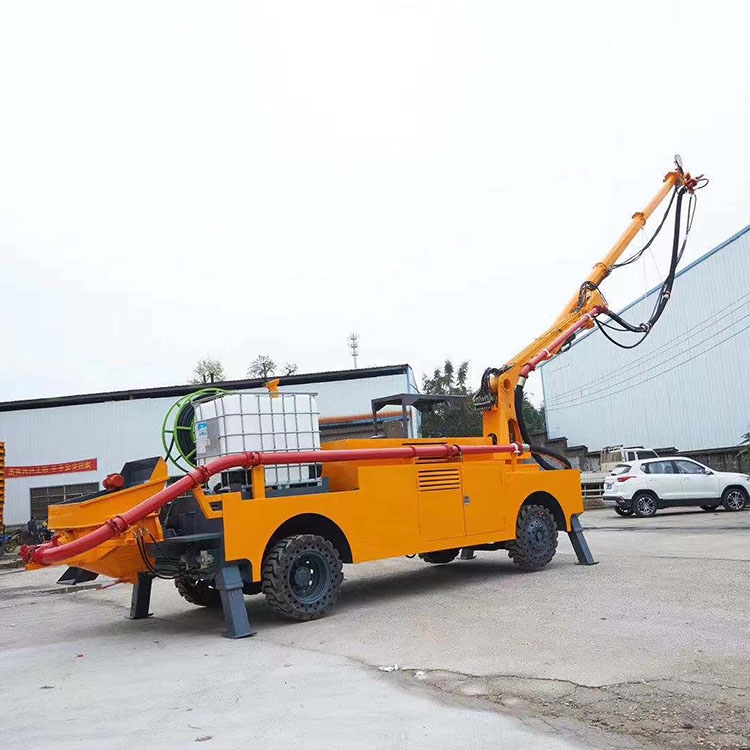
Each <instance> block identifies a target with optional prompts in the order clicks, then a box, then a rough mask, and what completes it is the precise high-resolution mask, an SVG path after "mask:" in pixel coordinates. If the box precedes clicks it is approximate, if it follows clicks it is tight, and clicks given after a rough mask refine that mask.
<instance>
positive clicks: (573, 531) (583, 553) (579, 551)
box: [568, 514, 597, 565]
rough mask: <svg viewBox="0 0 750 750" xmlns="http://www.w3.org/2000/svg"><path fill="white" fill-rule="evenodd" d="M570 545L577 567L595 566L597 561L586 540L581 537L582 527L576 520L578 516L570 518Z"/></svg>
mask: <svg viewBox="0 0 750 750" xmlns="http://www.w3.org/2000/svg"><path fill="white" fill-rule="evenodd" d="M568 537H570V543H571V544H572V545H573V549H574V550H575V553H576V556H577V557H578V564H579V565H596V564H597V560H594V556H593V555H592V554H591V550H590V549H589V545H588V543H587V542H586V538H585V537H584V536H583V527H582V526H581V522H580V521H579V520H578V515H577V514H576V515H574V516H571V517H570V531H569V532H568Z"/></svg>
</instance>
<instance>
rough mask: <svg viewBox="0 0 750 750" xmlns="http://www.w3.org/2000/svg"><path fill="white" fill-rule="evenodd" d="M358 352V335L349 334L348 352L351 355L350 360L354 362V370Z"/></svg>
mask: <svg viewBox="0 0 750 750" xmlns="http://www.w3.org/2000/svg"><path fill="white" fill-rule="evenodd" d="M358 350H359V334H357V333H350V334H349V351H350V352H351V353H352V359H353V360H354V369H355V370H356V369H357V353H358Z"/></svg>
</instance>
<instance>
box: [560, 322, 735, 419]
mask: <svg viewBox="0 0 750 750" xmlns="http://www.w3.org/2000/svg"><path fill="white" fill-rule="evenodd" d="M727 327H729V326H727ZM748 329H750V324H749V325H746V326H745V327H744V328H741V329H740V330H739V331H735V332H734V333H733V334H732V335H731V336H727V337H726V338H724V339H722V340H721V341H717V342H716V343H715V344H714V345H713V346H709V347H708V349H704V350H703V351H702V352H698V353H697V354H694V355H693V356H692V357H689V358H688V359H686V360H684V361H683V362H678V363H677V364H676V365H673V366H672V367H669V368H667V369H666V370H662V372H657V373H656V374H655V375H652V376H651V377H650V378H644V379H643V380H641V381H640V382H638V383H633V385H629V386H627V387H626V388H620V389H618V390H617V393H618V394H619V393H625V391H629V390H631V389H633V388H635V387H637V386H639V385H642V384H643V383H648V382H649V381H651V380H655V379H656V378H660V377H661V376H662V375H666V374H667V373H668V372H672V370H676V369H678V368H680V367H682V366H683V365H686V364H687V363H688V362H692V361H693V360H694V359H698V357H702V356H703V355H704V354H708V352H710V351H712V350H713V349H716V347H717V346H721V345H722V344H725V343H726V342H727V341H730V340H731V339H733V338H735V337H737V336H739V335H740V334H741V333H743V332H744V331H747V330H748ZM725 330H726V329H725ZM613 393H614V391H613V392H610V393H605V394H604V395H603V396H598V397H597V398H592V399H588V398H582V399H581V400H580V401H578V402H577V403H571V404H566V405H564V406H561V407H555V406H546V407H545V409H546V410H547V411H556V410H558V409H569V408H571V407H573V406H577V405H578V404H584V403H585V404H590V403H594V402H595V401H602V400H603V399H605V398H610V397H611V396H612V394H613Z"/></svg>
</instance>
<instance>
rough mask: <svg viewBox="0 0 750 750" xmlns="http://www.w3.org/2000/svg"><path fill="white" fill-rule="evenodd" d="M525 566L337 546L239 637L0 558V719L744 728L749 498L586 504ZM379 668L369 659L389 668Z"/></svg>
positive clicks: (229, 735)
mask: <svg viewBox="0 0 750 750" xmlns="http://www.w3.org/2000/svg"><path fill="white" fill-rule="evenodd" d="M583 519H584V526H585V527H587V528H588V530H587V538H588V541H589V544H590V546H591V549H592V551H593V552H594V555H595V556H596V557H597V558H598V559H599V560H600V564H599V565H597V566H594V567H583V566H578V565H576V564H575V557H574V556H573V554H572V549H571V548H570V545H569V543H568V541H567V538H563V537H561V539H560V548H559V552H558V555H557V556H556V558H555V560H554V561H553V562H552V564H551V565H550V566H549V567H548V568H546V569H545V570H544V571H541V572H538V573H523V572H521V571H519V570H517V569H516V568H515V567H514V566H513V565H512V564H511V562H510V561H509V560H508V558H507V556H506V554H505V553H504V552H494V553H492V552H486V553H479V554H478V556H477V559H475V560H472V561H458V560H457V561H455V562H453V563H451V564H450V565H445V566H430V565H427V564H425V563H423V562H421V561H420V560H418V559H413V560H408V559H398V560H389V561H385V562H379V563H371V564H366V565H359V566H347V568H346V570H345V572H346V581H345V583H344V587H343V594H342V600H341V602H340V604H339V605H338V607H337V608H336V609H335V610H334V612H333V613H332V614H331V615H330V616H328V617H326V618H324V619H322V620H318V621H314V622H310V623H304V624H297V623H287V622H283V621H280V620H278V619H276V618H275V616H274V615H273V614H272V613H271V612H270V611H269V610H268V609H267V608H266V606H265V603H264V601H263V598H262V597H252V598H248V599H247V602H248V611H249V613H250V616H251V618H252V620H253V623H254V625H255V627H256V628H257V630H258V635H256V636H255V637H254V638H251V639H247V640H242V641H228V640H226V639H222V638H220V637H219V634H220V632H221V622H220V619H219V617H218V614H217V613H216V612H213V611H209V610H204V609H200V608H196V607H193V606H191V605H189V604H187V603H185V602H183V601H182V600H181V599H180V598H179V596H178V594H177V593H176V591H175V590H174V588H173V587H172V585H171V583H169V582H167V581H157V582H156V583H155V586H154V597H153V605H152V609H153V610H154V612H155V616H154V617H153V618H151V619H149V620H142V621H129V620H126V619H123V615H124V614H125V613H126V611H127V604H128V601H129V594H130V591H129V587H126V586H122V585H118V586H114V587H112V588H108V589H105V590H100V591H97V590H83V591H78V592H75V593H73V594H56V595H51V594H48V593H46V592H47V591H48V590H49V588H51V587H52V584H53V582H54V580H55V579H56V578H57V576H58V575H59V573H60V572H61V569H59V568H55V569H50V570H42V571H33V572H28V573H27V572H25V571H12V570H11V571H7V572H3V573H0V669H2V673H3V680H2V685H1V686H0V698H1V699H0V706H2V708H3V709H4V710H3V711H0V730H1V731H2V733H3V734H2V736H3V737H6V738H10V740H11V741H12V744H14V745H15V744H18V745H19V746H24V747H28V748H44V747H48V746H50V745H51V743H52V741H53V740H54V741H55V742H56V744H57V746H58V747H61V748H66V747H83V748H89V747H90V748H101V747H107V748H109V747H112V748H134V747H148V748H172V747H174V748H178V747H179V748H182V747H185V746H187V745H188V744H189V743H193V742H205V743H206V744H207V746H209V747H210V746H214V747H220V748H234V747H238V748H239V747H243V748H244V747H255V746H258V747H268V746H273V745H271V744H270V743H273V742H274V740H275V741H276V742H277V743H280V742H282V741H283V742H285V743H287V742H288V743H295V744H297V743H301V742H304V743H306V746H307V747H311V748H338V747H341V748H344V747H346V748H356V747H361V748H371V747H372V748H423V747H424V748H427V747H430V748H434V747H438V746H439V747H445V748H454V747H456V748H484V747H488V748H489V747H492V748H524V749H525V748H545V749H547V748H550V749H557V748H579V749H581V748H653V747H662V748H673V747H680V748H699V747H709V748H710V747H713V748H724V749H727V750H728V749H729V748H750V638H749V637H748V636H750V624H749V617H748V616H749V615H750V596H749V595H750V575H748V574H749V573H750V513H726V512H724V511H717V512H715V513H704V512H703V511H697V512H696V511H692V510H690V511H682V510H680V511H661V512H660V513H659V514H658V515H657V516H656V517H654V518H652V519H633V518H620V517H619V516H617V515H616V514H615V513H614V512H613V511H612V510H610V509H605V510H599V511H591V512H588V513H587V514H586V515H585V516H584V517H583ZM396 665H398V669H393V670H391V671H381V670H380V669H379V667H388V668H391V667H395V666H396Z"/></svg>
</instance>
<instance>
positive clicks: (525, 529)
mask: <svg viewBox="0 0 750 750" xmlns="http://www.w3.org/2000/svg"><path fill="white" fill-rule="evenodd" d="M556 550H557V524H556V523H555V519H554V516H553V515H552V514H551V513H550V512H549V511H548V510H547V509H546V508H545V507H544V506H542V505H523V506H522V507H521V510H520V511H519V512H518V519H517V520H516V538H515V539H514V540H513V541H512V542H510V544H509V545H508V555H509V557H510V558H511V560H513V562H514V563H515V564H516V565H518V566H519V567H521V568H524V570H540V569H541V568H543V567H544V566H545V565H547V564H548V563H549V562H550V561H551V560H552V558H553V557H554V556H555V552H556Z"/></svg>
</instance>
